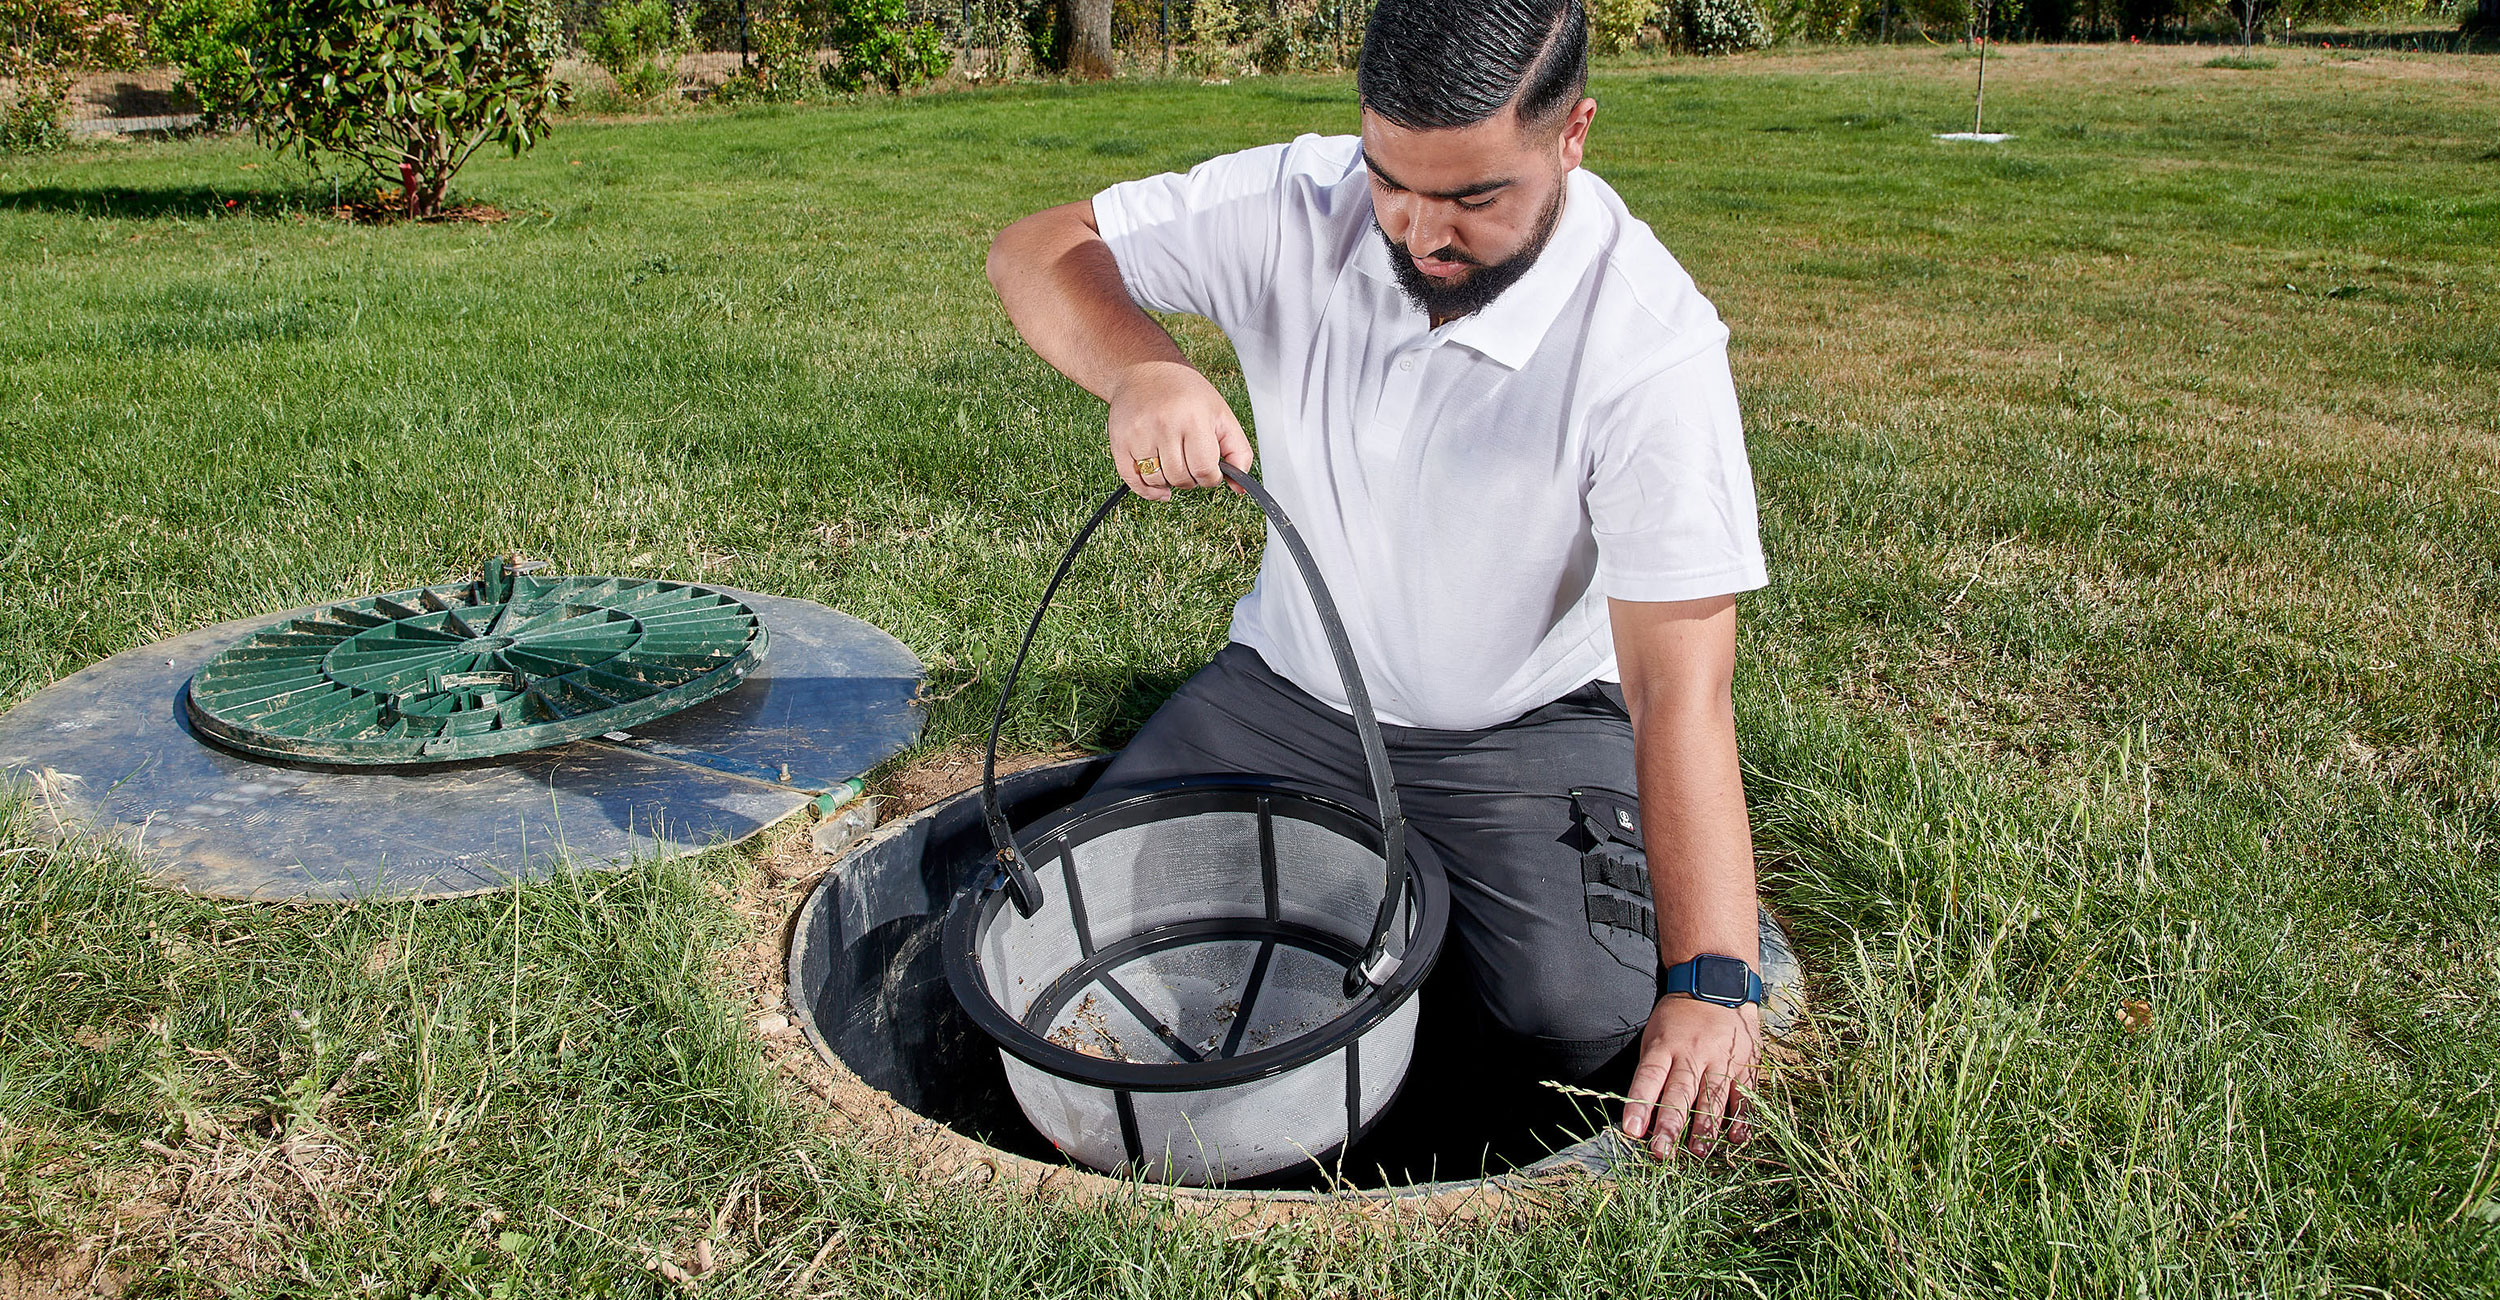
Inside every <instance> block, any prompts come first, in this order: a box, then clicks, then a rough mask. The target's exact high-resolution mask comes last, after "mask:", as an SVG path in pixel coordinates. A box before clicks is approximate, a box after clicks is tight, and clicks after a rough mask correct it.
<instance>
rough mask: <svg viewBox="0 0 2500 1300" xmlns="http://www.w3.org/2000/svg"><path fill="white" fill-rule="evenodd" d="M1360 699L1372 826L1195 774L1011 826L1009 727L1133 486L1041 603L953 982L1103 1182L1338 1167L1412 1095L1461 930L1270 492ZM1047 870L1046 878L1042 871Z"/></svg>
mask: <svg viewBox="0 0 2500 1300" xmlns="http://www.w3.org/2000/svg"><path fill="white" fill-rule="evenodd" d="M1224 475H1225V477H1226V478H1228V479H1230V480H1232V482H1233V484H1234V486H1236V487H1239V488H1240V489H1241V490H1242V491H1243V492H1245V493H1247V494H1248V495H1249V496H1250V498H1251V500H1253V501H1255V502H1257V503H1258V506H1259V508H1260V509H1261V510H1263V511H1265V512H1266V513H1267V519H1268V524H1269V526H1270V527H1271V529H1272V530H1273V536H1274V537H1275V539H1276V540H1277V541H1279V542H1281V543H1283V545H1284V547H1285V549H1286V551H1287V552H1288V553H1289V554H1290V555H1291V556H1292V557H1293V561H1294V564H1295V565H1296V566H1297V567H1298V568H1300V569H1301V571H1302V578H1303V585H1304V586H1306V587H1307V588H1309V590H1310V593H1311V602H1312V605H1313V607H1314V609H1315V611H1316V612H1317V613H1318V615H1319V621H1320V628H1321V630H1322V631H1323V632H1324V633H1326V635H1327V638H1328V648H1329V652H1330V653H1331V654H1332V655H1333V656H1334V657H1335V659H1336V661H1337V673H1338V676H1339V678H1340V679H1341V680H1342V681H1343V682H1344V684H1345V693H1346V704H1347V708H1348V711H1349V712H1351V713H1352V715H1353V724H1354V731H1355V735H1356V737H1357V738H1358V739H1359V740H1360V741H1361V743H1362V749H1363V761H1364V766H1365V767H1366V768H1368V769H1369V771H1370V775H1371V783H1372V801H1373V804H1374V806H1375V807H1376V808H1377V809H1378V816H1377V818H1374V817H1372V816H1369V815H1366V814H1364V813H1360V812H1357V811H1355V810H1354V809H1351V808H1348V807H1347V806H1345V805H1344V804H1342V803H1337V802H1334V801H1331V800H1329V799H1327V798H1325V797H1322V796H1320V795H1317V794H1315V793H1312V792H1309V791H1300V790H1296V789H1294V788H1293V787H1292V786H1291V785H1290V784H1289V783H1285V782H1279V781H1270V780H1262V779H1260V778H1256V777H1231V776H1209V777H1192V778H1185V779H1182V780H1178V781H1172V782H1165V783H1161V784H1158V785H1151V786H1139V787H1136V788H1135V789H1133V790H1131V791H1128V792H1126V793H1124V794H1122V795H1119V796H1117V797H1114V798H1109V799H1101V800H1094V801H1090V802H1089V803H1088V804H1086V805H1082V806H1080V807H1078V808H1075V809H1070V810H1067V811H1063V812H1061V813H1058V814H1056V815H1054V816H1052V817H1048V818H1045V819H1043V820H1042V821H1040V822H1038V823H1036V824H1035V825H1033V826H1030V827H1027V828H1025V829H1024V830H1023V831H1022V832H1020V833H1019V832H1018V831H1016V830H1015V829H1014V828H1013V827H1010V826H1009V825H1008V824H1007V817H1006V814H1005V812H1003V811H1002V810H1001V808H1000V806H999V802H998V792H997V767H998V731H999V726H1000V724H1001V723H1002V722H1004V720H1005V719H1006V716H1007V701H1008V700H1009V698H1011V697H1012V696H1013V695H1014V694H1015V689H1016V678H1017V676H1018V675H1019V674H1020V673H1022V671H1023V669H1024V658H1025V655H1026V654H1027V653H1029V652H1030V651H1031V650H1032V648H1033V637H1034V635H1035V633H1037V632H1039V631H1040V629H1041V625H1042V616H1043V615H1044V614H1046V613H1048V612H1049V610H1050V601H1051V597H1052V596H1054V595H1056V594H1057V593H1058V591H1059V584H1060V583H1061V582H1063V581H1065V580H1066V578H1067V576H1068V569H1069V566H1071V565H1073V564H1074V563H1075V562H1076V556H1077V553H1078V552H1079V551H1082V550H1083V549H1084V548H1085V543H1086V541H1087V540H1088V539H1090V538H1091V537H1092V536H1093V535H1094V530H1095V529H1097V528H1099V527H1101V526H1102V521H1103V520H1104V519H1105V518H1108V517H1109V516H1110V514H1111V511H1112V509H1113V508H1114V507H1116V506H1118V505H1119V504H1120V501H1121V500H1122V498H1123V497H1124V496H1125V495H1126V493H1127V489H1125V488H1122V489H1119V490H1116V491H1114V492H1113V493H1112V494H1111V496H1110V498H1109V499H1107V500H1105V501H1104V502H1103V503H1102V507H1101V508H1100V509H1098V510H1096V511H1095V512H1094V517H1093V518H1092V519H1091V520H1088V521H1087V522H1086V524H1085V527H1084V528H1082V529H1080V530H1078V532H1077V535H1076V540H1075V541H1074V542H1072V543H1070V544H1069V546H1068V551H1067V554H1066V555H1065V556H1063V557H1061V559H1060V561H1059V571H1058V572H1057V573H1055V574H1053V575H1052V576H1051V579H1050V585H1049V586H1048V587H1046V588H1044V589H1043V592H1042V603H1041V606H1040V608H1038V609H1036V610H1034V612H1033V621H1032V623H1030V624H1029V625H1027V626H1026V628H1025V632H1024V644H1023V645H1022V646H1021V647H1019V648H1018V649H1017V651H1016V662H1015V666H1014V667H1012V668H1010V669H1008V671H1007V679H1006V682H1005V684H1004V685H1003V686H1002V687H1001V688H1000V691H999V699H998V710H997V712H996V713H994V714H993V715H992V716H991V719H990V740H989V753H988V757H987V758H986V759H985V761H984V763H983V765H982V777H981V786H982V815H983V819H984V820H985V821H986V822H987V823H988V825H989V831H990V839H991V842H992V843H994V844H995V845H996V846H997V849H998V853H997V856H996V857H995V858H994V859H993V862H994V864H995V869H994V870H993V871H992V872H991V873H990V877H989V879H987V880H985V881H975V882H973V883H972V884H970V885H968V886H966V887H965V889H964V891H963V892H962V893H960V894H958V895H957V896H956V899H955V903H954V906H953V907H952V908H951V909H950V910H949V912H948V913H947V919H946V979H947V983H948V984H949V985H950V986H951V987H952V988H953V989H954V992H955V1000H956V1001H958V1002H960V1003H962V1004H963V1007H964V1011H965V1013H966V1014H968V1015H970V1016H971V1017H972V1019H973V1022H974V1023H976V1024H978V1025H980V1026H981V1028H982V1029H983V1030H984V1031H986V1032H987V1033H988V1034H989V1035H990V1036H991V1037H992V1038H995V1039H997V1040H998V1045H999V1048H1000V1050H1001V1053H1002V1056H1003V1059H1004V1060H1005V1062H1006V1068H1007V1082H1008V1085H1009V1087H1011V1088H1012V1089H1013V1090H1014V1092H1015V1094H1016V1101H1017V1102H1018V1103H1019V1104H1020V1105H1022V1106H1023V1108H1024V1113H1025V1117H1026V1118H1028V1119H1030V1120H1032V1121H1033V1126H1034V1127H1035V1128H1038V1129H1040V1130H1041V1131H1042V1134H1043V1135H1044V1136H1045V1137H1048V1138H1049V1139H1050V1140H1051V1141H1052V1142H1053V1143H1055V1144H1056V1145H1057V1146H1058V1147H1059V1149H1060V1150H1062V1151H1065V1152H1067V1153H1068V1154H1069V1155H1070V1156H1073V1157H1075V1158H1076V1159H1078V1160H1080V1161H1083V1162H1084V1163H1086V1164H1089V1165H1092V1166H1094V1167H1095V1168H1098V1169H1107V1170H1113V1171H1116V1172H1128V1173H1134V1174H1137V1175H1139V1176H1141V1177H1148V1178H1156V1179H1162V1180H1165V1181H1172V1182H1187V1183H1201V1184H1214V1183H1223V1182H1228V1181H1232V1180H1236V1179H1242V1178H1251V1177H1256V1176H1258V1175H1260V1174H1268V1173H1274V1172H1276V1171H1277V1170H1280V1169H1285V1168H1289V1167H1291V1166H1293V1165H1296V1164H1300V1163H1302V1162H1304V1161H1325V1160H1327V1159H1328V1158H1329V1157H1330V1156H1331V1155H1333V1154H1335V1153H1336V1152H1338V1151H1341V1150H1343V1149H1344V1148H1345V1147H1346V1146H1347V1145H1348V1144H1350V1143H1352V1142H1353V1141H1354V1140H1355V1139H1356V1138H1358V1137H1360V1136H1362V1133H1363V1130H1364V1129H1365V1128H1366V1127H1368V1126H1369V1125H1370V1124H1371V1122H1372V1120H1374V1119H1375V1118H1377V1117H1378V1116H1379V1114H1380V1112H1381V1111H1382V1110H1384V1109H1386V1108H1387V1107H1388V1105H1389V1102H1390V1101H1391V1100H1392V1099H1393V1098H1394V1097H1395V1096H1396V1095H1397V1090H1398V1085H1399V1084H1400V1083H1401V1082H1403V1081H1404V1080H1405V1077H1406V1065H1407V1061H1408V1060H1409V1058H1410V1057H1411V1056H1412V1055H1413V1053H1414V1047H1415V1020H1416V1011H1417V1007H1416V1003H1415V990H1416V989H1417V987H1418V986H1420V985H1421V984H1422V983H1423V978H1424V976H1425V974H1426V973H1428V972H1429V971H1430V970H1431V968H1432V960H1433V958H1434V957H1435V956H1436V955H1437V954H1438V952H1439V950H1440V944H1441V934H1442V931H1443V929H1444V928H1445V927H1446V925H1447V923H1448V907H1449V901H1448V891H1447V888H1446V886H1445V885H1444V883H1443V877H1442V873H1441V871H1440V867H1439V863H1438V862H1437V861H1436V860H1434V859H1433V858H1432V857H1431V855H1430V853H1429V851H1428V850H1423V849H1420V848H1415V847H1410V844H1409V841H1408V839H1407V835H1406V823H1405V821H1404V819H1403V818H1402V817H1401V815H1400V814H1399V811H1398V791H1397V780H1396V776H1395V774H1394V773H1393V772H1392V771H1391V770H1390V767H1389V752H1388V747H1387V744H1386V742H1385V741H1384V740H1383V739H1382V737H1381V734H1380V721H1379V719H1378V718H1376V717H1375V716H1373V713H1372V707H1371V697H1370V695H1369V693H1368V692H1367V691H1366V690H1365V689H1364V686H1363V674H1362V669H1361V667H1360V665H1358V664H1357V663H1356V662H1355V659H1354V647H1353V644H1352V643H1351V641H1349V640H1348V638H1347V636H1346V630H1345V624H1344V622H1343V620H1341V619H1339V618H1338V617H1337V608H1336V604H1335V602H1334V601H1333V600H1332V599H1331V598H1330V597H1329V594H1328V584H1327V583H1326V582H1325V581H1324V580H1322V578H1321V576H1320V572H1319V566H1318V564H1317V563H1316V562H1315V561H1313V560H1312V558H1311V553H1310V550H1309V548H1308V547H1305V546H1304V545H1303V544H1302V539H1301V537H1300V535H1299V534H1297V533H1296V532H1295V531H1294V527H1293V521H1292V520H1291V519H1290V518H1288V517H1286V515H1285V511H1284V508H1283V507H1282V506H1280V505H1278V504H1277V502H1276V499H1275V498H1274V497H1272V496H1270V495H1269V494H1268V491H1267V488H1266V487H1265V485H1263V484H1261V483H1260V482H1259V481H1258V480H1257V479H1254V478H1251V477H1250V476H1249V475H1247V474H1244V473H1242V472H1240V471H1239V470H1236V469H1234V468H1232V467H1231V466H1229V465H1227V466H1226V467H1225V468H1224ZM1037 863H1039V864H1041V865H1039V866H1036V865H1035V864H1037Z"/></svg>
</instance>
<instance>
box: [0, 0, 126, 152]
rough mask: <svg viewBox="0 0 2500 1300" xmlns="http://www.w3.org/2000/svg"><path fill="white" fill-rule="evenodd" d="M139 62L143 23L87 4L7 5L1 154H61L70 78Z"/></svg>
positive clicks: (0, 64)
mask: <svg viewBox="0 0 2500 1300" xmlns="http://www.w3.org/2000/svg"><path fill="white" fill-rule="evenodd" d="M138 61H139V24H138V21H137V20H136V19H133V18H131V17H130V16H129V15H128V14H123V13H117V12H114V11H112V10H109V9H104V10H100V9H98V8H96V7H95V6H93V5H90V4H88V3H86V0H0V82H5V83H6V89H5V90H4V91H0V153H35V152H40V151H44V150H49V149H58V148H60V147H61V146H62V145H63V144H65V143H67V142H68V140H69V131H68V129H67V128H66V127H64V126H63V125H62V124H61V117H62V114H63V111H64V110H65V109H67V108H68V106H69V87H70V78H71V75H72V74H73V73H76V72H79V71H82V70H84V69H88V68H126V67H130V66H132V65H134V64H136V63H137V62H138Z"/></svg>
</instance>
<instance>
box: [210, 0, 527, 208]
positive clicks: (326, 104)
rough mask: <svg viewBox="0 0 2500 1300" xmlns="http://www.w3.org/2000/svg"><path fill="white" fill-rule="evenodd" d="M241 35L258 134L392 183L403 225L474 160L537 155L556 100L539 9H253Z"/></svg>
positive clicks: (505, 1) (476, 3)
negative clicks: (492, 149) (499, 154)
mask: <svg viewBox="0 0 2500 1300" xmlns="http://www.w3.org/2000/svg"><path fill="white" fill-rule="evenodd" d="M248 31H249V35H250V40H249V42H248V43H249V46H250V48H251V51H252V60H253V63H254V65H255V68H256V70H257V73H258V76H257V78H256V84H255V86H254V87H253V94H252V103H251V111H252V117H253V121H254V123H255V124H256V125H257V126H258V127H259V128H260V130H261V131H263V132H264V133H265V134H267V135H269V136H270V137H272V138H274V139H275V140H276V141H277V143H278V146H279V147H280V148H289V147H293V148H300V149H302V150H303V151H304V153H305V154H306V156H311V155H313V154H315V153H334V154H338V155H341V156H343V157H346V158H348V159H351V160H353V161H355V162H357V163H359V164H362V165H363V166H364V168H365V169H366V170H367V171H369V172H371V173H372V174H373V176H374V177H375V178H376V179H378V180H380V181H382V182H384V183H385V184H388V183H390V182H393V181H396V182H398V184H399V186H400V194H401V201H402V203H403V204H404V205H405V207H406V210H407V213H408V215H409V216H412V217H426V216H432V215H433V214H435V213H437V212H439V211H441V209H442V206H443V192H444V191H445V190H446V189H447V188H449V187H450V185H451V178H452V177H453V176H454V175H456V174H457V173H458V172H459V171H460V168H461V166H462V164H464V163H466V162H468V160H469V156H470V155H471V154H474V153H476V152H477V151H478V150H479V149H480V148H482V147H484V146H486V145H489V144H494V145H499V146H502V147H504V148H506V149H509V150H511V151H512V152H513V153H514V154H515V155H518V154H519V153H520V152H521V151H522V150H525V149H527V148H529V147H530V146H531V145H534V144H536V143H537V142H538V138H539V137H540V136H542V135H545V134H546V133H547V115H548V114H549V113H550V112H552V111H554V110H555V109H557V108H559V107H561V106H562V105H563V104H564V103H565V101H566V99H567V97H568V92H567V89H566V88H565V87H564V86H562V85H560V84H559V83H557V82H556V81H555V79H554V77H553V75H552V74H553V71H554V68H555V60H556V52H557V49H558V41H559V38H560V36H561V32H562V29H561V28H560V27H559V25H558V24H557V21H556V15H555V10H554V7H553V5H552V3H551V2H550V0H262V5H261V10H260V12H259V13H258V14H257V15H256V16H255V17H254V20H253V21H252V22H251V24H250V25H249V28H248Z"/></svg>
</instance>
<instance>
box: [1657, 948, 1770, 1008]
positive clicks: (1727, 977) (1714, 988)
mask: <svg viewBox="0 0 2500 1300" xmlns="http://www.w3.org/2000/svg"><path fill="white" fill-rule="evenodd" d="M1705 962H1707V963H1709V964H1710V965H1711V967H1712V969H1711V970H1710V971H1709V972H1708V975H1709V976H1711V977H1715V978H1708V979H1705V976H1704V972H1703V969H1702V966H1703V963H1705ZM1729 967H1734V968H1735V970H1730V969H1728V968H1729ZM1740 970H1741V971H1743V972H1744V975H1745V993H1744V996H1743V997H1736V996H1733V992H1734V990H1733V989H1732V987H1730V986H1731V985H1732V984H1733V982H1734V979H1735V975H1736V971H1740ZM1705 985H1707V986H1708V987H1709V990H1710V991H1707V992H1705V991H1703V990H1704V987H1705ZM1721 989H1726V990H1727V992H1724V993H1723V992H1720V991H1719V990H1721ZM1659 991H1660V992H1661V993H1680V994H1682V995H1684V996H1685V997H1689V998H1694V999H1698V1000H1699V1001H1703V1002H1713V1003H1717V1004H1718V1005H1720V1006H1723V1007H1741V1006H1743V1005H1745V1004H1746V1003H1748V1002H1751V1003H1755V1004H1757V1005H1759V1004H1760V1003H1761V1001H1762V976H1761V975H1760V974H1758V973H1757V972H1756V971H1755V970H1754V968H1753V967H1752V966H1751V965H1749V964H1747V963H1746V962H1745V961H1744V960H1742V959H1740V958H1736V957H1727V956H1722V955H1720V954H1718V953H1715V952H1705V953H1703V954H1701V955H1700V956H1698V957H1695V958H1693V959H1692V960H1690V961H1680V962H1677V963H1676V964H1674V965H1673V966H1669V967H1667V969H1666V978H1665V980H1664V981H1663V983H1662V984H1661V985H1660V990H1659Z"/></svg>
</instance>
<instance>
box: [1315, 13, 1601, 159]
mask: <svg viewBox="0 0 2500 1300" xmlns="http://www.w3.org/2000/svg"><path fill="white" fill-rule="evenodd" d="M1588 76H1589V22H1588V15H1587V14H1586V13H1585V12H1583V11H1582V10H1581V8H1580V0H1380V3H1379V4H1378V5H1377V6H1376V7H1375V8H1373V10H1372V17H1371V22H1370V23H1369V24H1368V25H1367V26H1365V27H1364V29H1363V53H1362V56H1361V59H1360V60H1359V61H1358V62H1357V64H1356V66H1355V71H1354V86H1355V89H1356V91H1357V92H1358V93H1359V94H1360V95H1361V96H1362V100H1363V107H1365V108H1368V109H1370V110H1371V111H1373V112H1375V113H1378V114H1380V115H1381V116H1382V117H1385V118H1387V119H1389V120H1390V121H1392V122H1395V123H1397V124H1398V125H1399V126H1402V127H1405V128H1407V129H1408V130H1410V131H1433V130H1440V129H1442V128H1445V127H1453V126H1472V125H1474V124H1475V123H1478V122H1481V121H1484V120H1485V119H1487V118H1490V117H1492V116H1493V115H1494V114H1496V113H1499V112H1501V111H1502V108H1503V106H1504V105H1507V104H1512V103H1516V104H1517V105H1518V106H1519V107H1518V112H1519V120H1520V121H1521V122H1522V123H1526V124H1529V125H1542V124H1544V123H1547V122H1550V121H1552V120H1553V119H1554V118H1555V117H1556V116H1557V115H1559V114H1560V113H1562V112H1563V111H1564V110H1566V109H1568V108H1570V107H1571V106H1572V105H1573V104H1576V103H1579V102H1580V93H1581V90H1582V88H1583V87H1585V86H1586V85H1587V84H1588Z"/></svg>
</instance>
